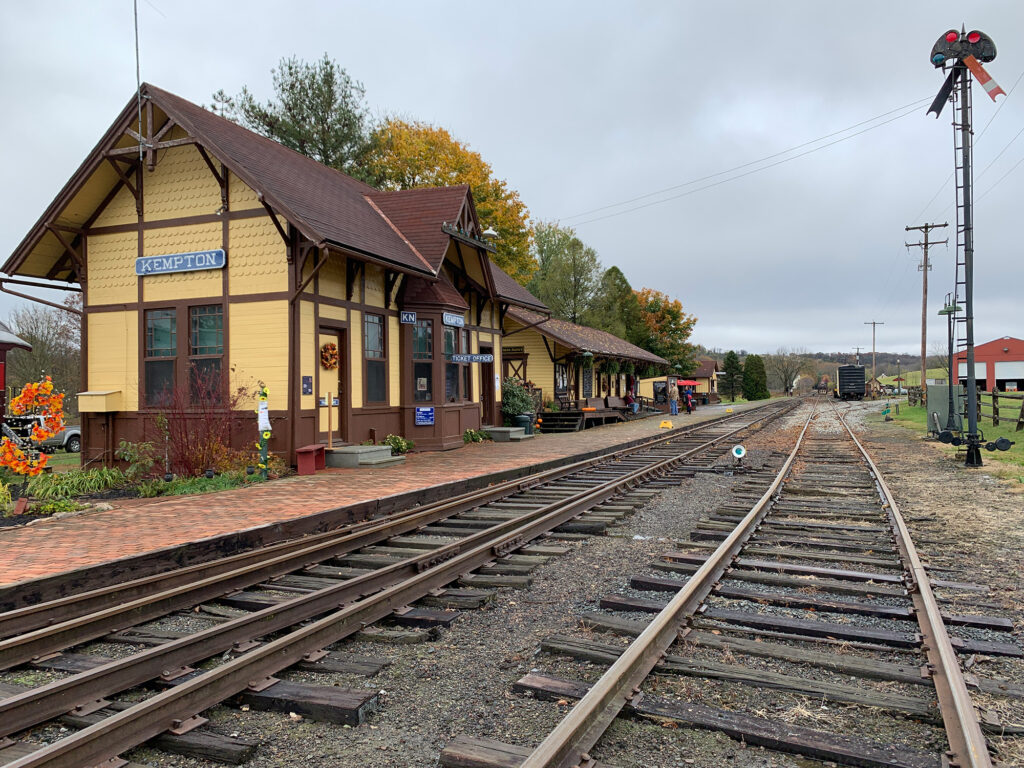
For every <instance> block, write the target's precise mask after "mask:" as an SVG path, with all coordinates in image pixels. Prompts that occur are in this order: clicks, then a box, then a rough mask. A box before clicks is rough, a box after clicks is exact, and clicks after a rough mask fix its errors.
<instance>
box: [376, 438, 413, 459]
mask: <svg viewBox="0 0 1024 768" xmlns="http://www.w3.org/2000/svg"><path fill="white" fill-rule="evenodd" d="M381 444H382V445H387V446H390V447H391V455H392V456H400V455H402V454H403V453H408V452H409V451H411V450H412V449H413V448H415V447H416V443H414V442H413V441H412V440H408V439H406V438H404V437H402V436H401V435H388V436H387V437H385V438H384V439H383V440H381Z"/></svg>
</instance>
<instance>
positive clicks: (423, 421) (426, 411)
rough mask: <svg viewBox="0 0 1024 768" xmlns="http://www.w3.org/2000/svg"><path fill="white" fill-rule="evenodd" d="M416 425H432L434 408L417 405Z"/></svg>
mask: <svg viewBox="0 0 1024 768" xmlns="http://www.w3.org/2000/svg"><path fill="white" fill-rule="evenodd" d="M416 426H417V427H432V426H434V409H433V407H429V408H425V407H418V408H417V409H416Z"/></svg>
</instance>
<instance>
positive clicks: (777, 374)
mask: <svg viewBox="0 0 1024 768" xmlns="http://www.w3.org/2000/svg"><path fill="white" fill-rule="evenodd" d="M764 363H765V368H766V369H767V370H768V384H769V386H770V388H771V389H775V390H782V391H783V392H785V393H786V394H787V395H788V394H789V393H790V392H792V391H793V385H794V383H795V382H796V378H797V376H799V375H800V374H801V373H808V374H811V375H813V374H814V366H813V364H812V362H811V361H810V360H808V358H807V350H806V349H803V348H801V349H788V348H786V347H779V348H778V349H777V350H775V354H774V355H765V356H764Z"/></svg>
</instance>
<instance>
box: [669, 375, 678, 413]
mask: <svg viewBox="0 0 1024 768" xmlns="http://www.w3.org/2000/svg"><path fill="white" fill-rule="evenodd" d="M668 407H669V413H670V414H671V415H672V416H678V415H679V387H677V386H676V383H675V381H670V382H669V383H668Z"/></svg>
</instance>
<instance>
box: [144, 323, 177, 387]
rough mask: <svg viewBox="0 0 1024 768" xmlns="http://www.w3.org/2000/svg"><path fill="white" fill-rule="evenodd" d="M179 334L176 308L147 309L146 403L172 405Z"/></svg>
mask: <svg viewBox="0 0 1024 768" xmlns="http://www.w3.org/2000/svg"><path fill="white" fill-rule="evenodd" d="M177 337H178V327H177V317H176V314H175V311H174V310H173V309H150V310H147V311H146V357H145V366H144V370H145V375H146V405H157V406H160V405H169V404H170V402H171V398H172V397H173V396H174V373H175V359H176V358H177V356H178V340H177Z"/></svg>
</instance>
